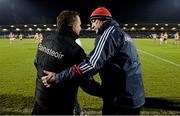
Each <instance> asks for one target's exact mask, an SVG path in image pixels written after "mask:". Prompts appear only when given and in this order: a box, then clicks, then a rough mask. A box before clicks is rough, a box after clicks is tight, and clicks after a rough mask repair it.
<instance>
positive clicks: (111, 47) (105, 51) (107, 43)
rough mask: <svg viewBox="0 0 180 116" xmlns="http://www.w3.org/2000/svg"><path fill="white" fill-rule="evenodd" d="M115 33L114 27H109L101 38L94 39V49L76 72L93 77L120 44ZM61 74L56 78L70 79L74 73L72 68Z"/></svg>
mask: <svg viewBox="0 0 180 116" xmlns="http://www.w3.org/2000/svg"><path fill="white" fill-rule="evenodd" d="M115 31H116V30H115V29H114V26H110V27H109V28H108V29H106V30H105V31H104V33H103V34H102V35H101V36H98V37H97V38H96V40H97V42H96V44H95V48H94V49H93V51H92V52H91V53H90V54H89V55H88V56H87V57H86V59H85V60H84V61H83V62H81V63H80V64H79V65H78V67H79V69H78V70H80V72H81V73H79V74H81V75H83V76H87V77H91V76H93V75H95V74H96V73H97V72H98V71H99V70H100V69H101V68H102V67H103V66H104V64H105V63H106V62H107V61H108V59H109V58H111V57H112V56H113V55H114V54H115V52H116V50H117V49H118V46H119V45H118V44H119V43H120V42H119V40H120V39H118V38H119V37H120V36H119V35H118V34H116V33H115ZM71 71H72V72H71ZM63 72H64V71H63ZM63 72H62V73H59V74H57V76H59V77H60V78H62V77H63V78H69V79H70V78H72V76H73V75H72V74H73V73H75V72H74V70H73V67H71V68H70V69H67V70H65V72H66V74H64V75H63ZM68 73H69V74H68Z"/></svg>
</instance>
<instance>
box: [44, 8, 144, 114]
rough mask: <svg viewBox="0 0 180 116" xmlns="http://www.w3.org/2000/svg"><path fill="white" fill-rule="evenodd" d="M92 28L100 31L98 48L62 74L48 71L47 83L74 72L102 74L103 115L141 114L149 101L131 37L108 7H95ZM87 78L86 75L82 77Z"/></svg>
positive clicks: (88, 74)
mask: <svg viewBox="0 0 180 116" xmlns="http://www.w3.org/2000/svg"><path fill="white" fill-rule="evenodd" d="M90 21H91V27H92V28H93V29H94V30H95V31H96V34H97V37H96V40H95V48H94V49H93V50H92V51H91V53H90V54H89V55H88V56H87V57H86V59H85V60H84V61H83V62H81V63H79V64H76V65H73V66H72V67H70V68H68V69H66V70H64V71H63V72H60V73H54V72H51V71H46V74H47V75H46V76H43V77H42V81H43V83H44V85H46V86H50V85H53V83H52V82H56V80H58V81H59V80H63V79H65V78H68V79H73V75H77V74H79V75H81V76H85V78H87V77H89V76H93V75H95V74H96V73H99V76H100V78H101V82H102V83H101V86H102V98H103V109H102V113H103V115H117V114H120V115H138V114H140V110H141V107H142V106H143V104H144V103H145V98H144V86H143V80H142V71H141V63H140V60H139V57H138V53H137V50H136V47H135V45H134V43H133V40H132V39H131V37H130V36H129V35H128V34H126V33H125V32H124V31H123V30H121V29H120V26H119V24H118V23H117V22H116V21H115V20H113V18H112V15H111V13H110V12H109V11H108V10H107V9H106V8H105V7H99V8H97V9H95V10H94V11H93V12H92V14H91V16H90ZM82 78H83V77H82Z"/></svg>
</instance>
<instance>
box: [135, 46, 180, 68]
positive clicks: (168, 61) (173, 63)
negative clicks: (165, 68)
mask: <svg viewBox="0 0 180 116" xmlns="http://www.w3.org/2000/svg"><path fill="white" fill-rule="evenodd" d="M138 51H140V52H142V53H144V54H147V55H150V56H153V57H155V58H157V59H159V60H162V61H164V62H167V63H170V64H172V65H175V66H177V67H180V65H179V64H177V63H175V62H172V61H170V60H166V59H164V58H161V57H159V56H156V55H153V54H151V53H149V52H146V51H143V50H139V49H138Z"/></svg>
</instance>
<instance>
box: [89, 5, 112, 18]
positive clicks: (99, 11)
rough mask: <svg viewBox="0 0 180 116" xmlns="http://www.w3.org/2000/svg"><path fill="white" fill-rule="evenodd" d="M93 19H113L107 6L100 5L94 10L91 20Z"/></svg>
mask: <svg viewBox="0 0 180 116" xmlns="http://www.w3.org/2000/svg"><path fill="white" fill-rule="evenodd" d="M93 19H102V20H109V19H112V15H111V13H110V12H109V10H108V9H106V8H105V7H98V8H96V9H95V10H94V11H93V12H92V14H91V16H90V20H93Z"/></svg>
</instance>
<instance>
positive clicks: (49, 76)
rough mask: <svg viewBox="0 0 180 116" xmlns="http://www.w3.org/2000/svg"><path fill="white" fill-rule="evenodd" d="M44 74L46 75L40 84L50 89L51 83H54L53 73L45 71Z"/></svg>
mask: <svg viewBox="0 0 180 116" xmlns="http://www.w3.org/2000/svg"><path fill="white" fill-rule="evenodd" d="M44 73H45V74H46V76H43V77H42V83H43V84H44V85H45V86H46V87H50V86H51V83H52V82H53V81H54V79H55V73H54V72H50V71H45V70H44Z"/></svg>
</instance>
